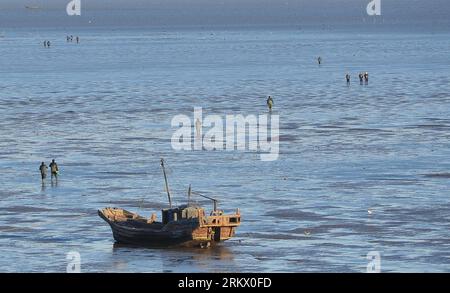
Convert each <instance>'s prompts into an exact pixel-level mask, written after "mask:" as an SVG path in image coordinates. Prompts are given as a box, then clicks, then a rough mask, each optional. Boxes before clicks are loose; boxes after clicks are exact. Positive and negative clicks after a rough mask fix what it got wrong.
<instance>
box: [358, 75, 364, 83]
mask: <svg viewBox="0 0 450 293" xmlns="http://www.w3.org/2000/svg"><path fill="white" fill-rule="evenodd" d="M363 79H364V74H362V73H360V74H359V82H360V83H361V84H363Z"/></svg>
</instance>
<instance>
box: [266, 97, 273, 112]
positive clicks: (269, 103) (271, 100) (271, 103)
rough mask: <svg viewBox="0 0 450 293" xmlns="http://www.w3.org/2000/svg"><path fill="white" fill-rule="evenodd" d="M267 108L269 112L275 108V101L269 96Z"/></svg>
mask: <svg viewBox="0 0 450 293" xmlns="http://www.w3.org/2000/svg"><path fill="white" fill-rule="evenodd" d="M267 107H269V111H272V107H273V99H272V97H271V96H269V97H268V98H267Z"/></svg>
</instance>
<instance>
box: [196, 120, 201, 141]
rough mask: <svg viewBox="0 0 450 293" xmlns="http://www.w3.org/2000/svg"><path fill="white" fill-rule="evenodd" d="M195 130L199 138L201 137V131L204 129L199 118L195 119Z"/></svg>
mask: <svg viewBox="0 0 450 293" xmlns="http://www.w3.org/2000/svg"><path fill="white" fill-rule="evenodd" d="M195 131H196V135H197V138H200V137H201V135H202V132H201V131H202V122H201V121H200V119H198V118H197V120H196V121H195Z"/></svg>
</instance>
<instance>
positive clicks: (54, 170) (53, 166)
mask: <svg viewBox="0 0 450 293" xmlns="http://www.w3.org/2000/svg"><path fill="white" fill-rule="evenodd" d="M49 166H50V172H51V173H52V180H53V177H55V178H56V180H58V173H59V169H58V164H56V162H55V159H53V160H52V162H51V163H50V165H49Z"/></svg>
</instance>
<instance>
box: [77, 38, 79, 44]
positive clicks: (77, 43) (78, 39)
mask: <svg viewBox="0 0 450 293" xmlns="http://www.w3.org/2000/svg"><path fill="white" fill-rule="evenodd" d="M79 43H80V37H79V36H77V44H79Z"/></svg>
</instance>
